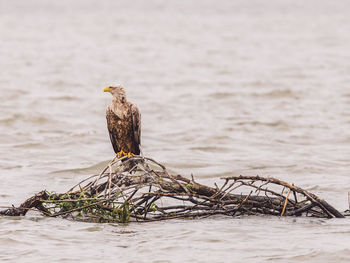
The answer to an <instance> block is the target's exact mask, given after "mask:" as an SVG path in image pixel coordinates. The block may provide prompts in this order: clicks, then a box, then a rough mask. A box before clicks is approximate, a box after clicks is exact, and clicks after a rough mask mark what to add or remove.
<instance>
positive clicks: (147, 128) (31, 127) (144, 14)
mask: <svg viewBox="0 0 350 263" xmlns="http://www.w3.org/2000/svg"><path fill="white" fill-rule="evenodd" d="M349 13H350V4H349V2H348V1H346V0H339V1H322V0H321V1H316V0H310V1H299V0H297V1H287V0H278V1H277V0H272V1H271V0H269V1H267V0H263V1H260V0H252V1H243V0H242V1H238V0H237V1H228V0H227V1H226V0H223V1H216V2H214V1H209V0H208V1H202V0H201V1H199V0H194V1H175V0H174V1H173V0H170V1H156V0H151V1H133V2H132V3H131V2H130V1H126V0H125V1H112V0H106V1H97V0H96V1H93V0H87V1H83V0H76V1H68V0H63V1H44V0H42V1H40V0H26V1H19V0H13V1H7V0H0V70H1V73H0V97H1V103H0V146H1V147H0V156H1V158H0V179H1V183H0V206H8V205H12V204H14V205H18V204H19V203H20V202H22V201H23V200H24V199H25V198H27V197H29V196H31V195H33V194H34V193H36V192H38V191H40V190H42V189H47V190H55V191H58V192H59V191H65V190H68V189H69V188H70V187H71V186H72V185H73V184H75V183H76V182H78V181H79V180H81V179H82V178H84V177H86V176H87V175H90V174H93V173H96V172H98V171H99V170H100V169H101V168H102V167H103V166H104V165H105V163H106V162H107V161H108V160H109V159H111V158H112V157H113V154H114V153H113V150H112V147H111V145H110V142H109V138H108V134H107V129H106V124H105V116H104V114H105V107H106V105H108V104H109V103H110V100H111V97H110V96H108V95H107V94H103V93H102V89H103V88H104V87H105V86H106V85H111V84H114V83H122V84H124V86H125V87H126V89H127V95H128V98H129V99H130V100H131V101H133V102H135V103H136V104H137V105H138V106H139V108H140V111H141V113H142V144H143V149H144V153H145V154H146V155H148V156H150V157H152V158H154V159H156V160H158V161H160V162H161V163H163V164H165V165H166V166H167V167H169V169H172V170H174V171H176V172H178V173H181V174H183V175H185V176H189V175H190V174H191V173H193V174H194V176H195V177H196V178H197V179H198V180H199V181H201V182H202V183H206V184H212V183H213V182H214V181H219V180H220V179H219V178H220V177H222V176H227V175H239V174H243V175H256V174H259V175H264V176H270V175H271V176H274V177H278V178H280V179H283V180H285V181H288V182H294V183H295V184H296V185H298V186H301V187H303V188H305V189H307V190H310V191H312V192H314V193H315V194H318V195H319V196H321V197H323V198H325V199H326V200H327V201H329V202H330V203H331V204H333V205H334V206H335V207H336V208H338V209H339V210H341V211H343V210H345V209H347V207H348V204H347V203H348V202H347V192H348V191H349V190H350V189H349V185H350V176H349V175H350V167H349V162H350V132H349V131H350V74H349V72H350V48H349V46H350V34H349V25H350V16H349ZM0 226H1V227H0V261H1V262H5V261H10V262H43V261H47V260H50V262H82V261H84V262H110V261H112V260H117V259H118V262H119V261H120V262H239V261H243V260H244V261H246V262H349V260H350V248H349V243H350V230H349V229H350V222H349V220H348V219H344V220H343V219H332V220H319V219H305V218H273V217H243V218H239V219H238V218H236V219H233V218H226V217H215V218H209V219H203V220H193V221H187V220H174V221H169V222H161V223H149V224H129V225H126V226H121V225H111V224H102V225H98V224H87V223H76V222H71V221H66V220H63V219H48V218H42V217H40V216H39V217H37V216H28V217H25V218H4V217H2V218H0Z"/></svg>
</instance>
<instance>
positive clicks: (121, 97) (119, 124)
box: [103, 85, 141, 157]
mask: <svg viewBox="0 0 350 263" xmlns="http://www.w3.org/2000/svg"><path fill="white" fill-rule="evenodd" d="M103 91H104V92H110V93H111V94H112V96H113V100H112V104H111V105H109V106H108V107H107V109H106V119H107V128H108V131H109V137H110V139H111V142H112V145H113V149H114V152H115V153H116V154H117V155H118V156H120V157H121V156H123V155H128V156H129V157H130V155H134V154H136V155H139V154H140V143H141V141H140V135H141V116H140V112H139V110H138V108H137V106H136V105H135V104H133V103H131V102H128V101H127V100H126V94H125V90H124V88H123V87H122V86H121V85H117V86H115V87H106V88H105V89H104V90H103Z"/></svg>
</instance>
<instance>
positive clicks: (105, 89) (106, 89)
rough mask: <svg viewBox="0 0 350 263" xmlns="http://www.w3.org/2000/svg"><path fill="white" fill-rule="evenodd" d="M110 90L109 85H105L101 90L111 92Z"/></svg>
mask: <svg viewBox="0 0 350 263" xmlns="http://www.w3.org/2000/svg"><path fill="white" fill-rule="evenodd" d="M111 91H112V89H111V87H110V86H108V87H105V88H104V89H103V92H111Z"/></svg>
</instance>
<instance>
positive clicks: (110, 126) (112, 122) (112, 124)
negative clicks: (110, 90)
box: [106, 107, 119, 153]
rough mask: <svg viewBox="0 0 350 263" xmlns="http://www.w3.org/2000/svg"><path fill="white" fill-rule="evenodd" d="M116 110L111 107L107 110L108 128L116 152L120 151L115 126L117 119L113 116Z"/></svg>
mask: <svg viewBox="0 0 350 263" xmlns="http://www.w3.org/2000/svg"><path fill="white" fill-rule="evenodd" d="M113 114H114V112H113V111H112V110H110V109H109V107H108V108H107V110H106V119H107V129H108V133H109V138H110V139H111V143H112V146H113V150H114V152H115V153H118V152H119V149H118V145H117V134H116V132H117V131H116V129H115V128H113V127H115V120H114V118H113Z"/></svg>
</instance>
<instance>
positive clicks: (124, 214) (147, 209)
mask: <svg viewBox="0 0 350 263" xmlns="http://www.w3.org/2000/svg"><path fill="white" fill-rule="evenodd" d="M221 179H222V180H223V181H222V184H221V186H218V185H217V184H215V187H209V186H206V185H203V184H200V183H198V182H196V181H195V180H194V178H193V177H192V178H191V179H188V178H185V177H183V176H181V175H172V174H171V173H169V172H168V171H167V169H166V168H165V167H164V166H163V165H161V164H159V163H157V162H156V161H154V160H153V159H151V158H147V157H141V156H134V157H131V158H128V157H126V156H124V157H122V158H119V159H118V158H115V159H113V160H112V161H111V162H110V163H109V164H108V166H107V167H105V168H104V169H103V170H102V172H101V173H100V174H96V175H93V176H90V177H88V178H87V179H85V180H83V181H82V182H80V183H78V184H77V185H75V186H74V187H72V188H71V189H70V190H69V191H68V192H66V193H61V194H58V193H50V192H47V191H41V192H40V193H38V194H37V195H35V196H33V197H31V198H29V199H27V200H26V201H25V202H24V203H23V204H21V205H20V206H19V207H17V208H16V207H9V208H7V209H5V210H3V211H0V215H6V216H24V215H25V214H26V213H27V211H28V210H32V209H34V210H38V211H40V212H41V213H42V214H43V215H45V216H49V217H58V216H60V217H64V218H70V219H73V220H82V221H89V222H129V221H138V222H145V221H158V220H166V219H173V218H200V217H207V216H212V215H227V216H234V217H236V216H241V215H274V216H312V217H319V218H333V217H337V218H342V217H344V215H343V214H342V213H340V212H339V211H338V210H336V209H335V208H334V207H332V206H331V205H329V204H328V203H327V202H326V201H324V200H323V199H320V198H319V197H317V196H316V195H314V194H312V193H310V192H308V191H306V190H304V189H302V188H300V187H296V186H294V185H293V184H289V183H286V182H283V181H281V180H278V179H276V178H272V177H268V178H265V177H260V176H232V177H224V178H221Z"/></svg>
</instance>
